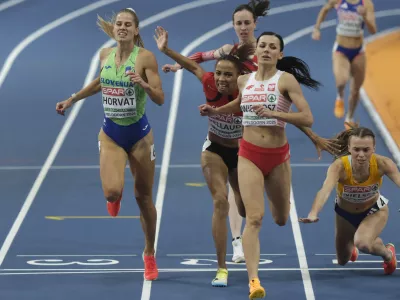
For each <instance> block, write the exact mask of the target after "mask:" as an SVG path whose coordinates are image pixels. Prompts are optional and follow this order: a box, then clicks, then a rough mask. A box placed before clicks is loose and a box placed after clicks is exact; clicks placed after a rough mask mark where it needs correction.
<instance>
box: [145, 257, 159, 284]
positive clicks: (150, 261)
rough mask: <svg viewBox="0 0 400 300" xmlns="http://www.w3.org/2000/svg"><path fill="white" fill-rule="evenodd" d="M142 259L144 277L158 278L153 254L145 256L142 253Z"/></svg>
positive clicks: (149, 278)
mask: <svg viewBox="0 0 400 300" xmlns="http://www.w3.org/2000/svg"><path fill="white" fill-rule="evenodd" d="M143 261H144V279H146V280H156V279H157V278H158V269H157V263H156V258H155V256H154V255H149V256H146V255H144V254H143Z"/></svg>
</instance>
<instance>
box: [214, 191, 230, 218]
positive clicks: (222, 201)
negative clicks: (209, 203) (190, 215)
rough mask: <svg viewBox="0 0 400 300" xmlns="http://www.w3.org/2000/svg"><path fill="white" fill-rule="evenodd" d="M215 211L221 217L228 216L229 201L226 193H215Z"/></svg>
mask: <svg viewBox="0 0 400 300" xmlns="http://www.w3.org/2000/svg"><path fill="white" fill-rule="evenodd" d="M213 202H214V213H215V214H217V215H218V216H220V217H223V218H226V217H228V213H229V202H228V198H227V195H226V194H223V193H216V194H215V195H213Z"/></svg>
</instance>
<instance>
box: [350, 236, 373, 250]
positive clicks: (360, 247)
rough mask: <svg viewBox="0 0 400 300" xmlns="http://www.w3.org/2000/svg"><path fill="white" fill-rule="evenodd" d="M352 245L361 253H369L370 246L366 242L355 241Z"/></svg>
mask: <svg viewBox="0 0 400 300" xmlns="http://www.w3.org/2000/svg"><path fill="white" fill-rule="evenodd" d="M354 245H355V246H356V247H357V248H358V250H360V251H361V252H363V253H371V248H372V244H371V243H369V242H368V241H365V240H361V239H355V240H354Z"/></svg>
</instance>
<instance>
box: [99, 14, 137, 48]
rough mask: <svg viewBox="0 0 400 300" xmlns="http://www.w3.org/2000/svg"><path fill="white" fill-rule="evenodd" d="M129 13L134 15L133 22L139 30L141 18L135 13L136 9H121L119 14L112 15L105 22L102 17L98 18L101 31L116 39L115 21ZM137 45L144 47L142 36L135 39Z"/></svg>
mask: <svg viewBox="0 0 400 300" xmlns="http://www.w3.org/2000/svg"><path fill="white" fill-rule="evenodd" d="M124 12H125V13H129V14H131V15H132V17H133V22H134V23H135V26H136V28H139V18H138V16H137V14H136V12H135V10H134V9H132V8H124V9H121V10H120V11H119V12H118V13H116V14H115V13H114V14H113V15H112V17H111V18H110V20H108V21H106V20H104V19H103V18H102V17H100V16H97V25H98V26H99V27H100V29H101V30H103V31H104V32H105V33H106V34H107V35H108V36H109V37H110V38H112V39H115V37H114V33H113V29H114V24H115V20H116V19H117V16H118V15H119V14H120V13H124ZM135 45H136V46H139V47H144V43H143V40H142V37H141V36H140V34H138V35H137V36H136V39H135Z"/></svg>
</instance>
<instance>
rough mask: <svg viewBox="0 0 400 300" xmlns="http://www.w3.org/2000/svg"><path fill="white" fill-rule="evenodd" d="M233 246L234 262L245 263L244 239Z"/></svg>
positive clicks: (236, 241)
mask: <svg viewBox="0 0 400 300" xmlns="http://www.w3.org/2000/svg"><path fill="white" fill-rule="evenodd" d="M232 246H233V256H232V261H234V262H235V263H241V262H244V261H245V259H244V253H243V245H242V237H240V238H238V239H235V240H234V241H232Z"/></svg>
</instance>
